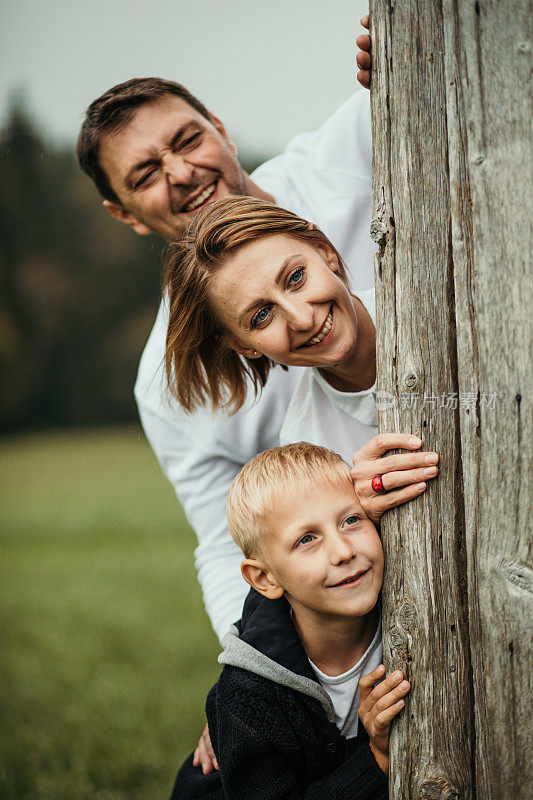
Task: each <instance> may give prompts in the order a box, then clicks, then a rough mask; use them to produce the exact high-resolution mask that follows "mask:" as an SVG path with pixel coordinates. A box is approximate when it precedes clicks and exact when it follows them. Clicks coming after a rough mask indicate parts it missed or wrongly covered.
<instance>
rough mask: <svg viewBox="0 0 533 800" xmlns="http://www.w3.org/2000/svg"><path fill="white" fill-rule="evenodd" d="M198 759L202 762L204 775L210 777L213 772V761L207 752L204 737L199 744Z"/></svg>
mask: <svg viewBox="0 0 533 800" xmlns="http://www.w3.org/2000/svg"><path fill="white" fill-rule="evenodd" d="M198 757H199V760H200V764H201V766H202V772H203V773H204V775H209V773H210V772H213V761H212V759H211V757H210V756H209V753H208V752H207V748H206V746H205V742H204V740H203V737H202V738H201V739H200V741H199V742H198Z"/></svg>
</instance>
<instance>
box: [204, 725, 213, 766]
mask: <svg viewBox="0 0 533 800" xmlns="http://www.w3.org/2000/svg"><path fill="white" fill-rule="evenodd" d="M202 739H203V742H204V744H205V749H206V751H207V755H208V756H209V758H210V759H211V761H216V756H215V751H214V750H213V745H212V744H211V737H210V736H209V731H208V730H207V729H206V730H205V731H204V732H203V734H202Z"/></svg>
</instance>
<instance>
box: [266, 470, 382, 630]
mask: <svg viewBox="0 0 533 800" xmlns="http://www.w3.org/2000/svg"><path fill="white" fill-rule="evenodd" d="M265 527H266V529H267V530H268V533H267V534H266V536H265V539H264V542H263V551H264V557H265V562H267V565H268V566H267V567H266V571H267V572H268V573H269V574H270V575H271V576H272V578H273V579H274V580H275V581H276V582H277V583H278V584H279V585H280V586H281V587H283V589H284V590H285V592H284V593H285V596H286V598H287V599H288V601H289V602H290V604H291V606H292V608H293V611H294V613H295V614H296V616H297V618H298V621H299V623H300V625H301V624H302V623H304V624H305V623H307V624H313V623H321V622H323V621H324V620H326V619H330V620H331V619H340V618H347V617H349V618H351V617H362V616H365V615H366V614H368V613H369V612H370V611H371V610H372V609H373V608H374V607H375V605H376V603H377V600H378V596H379V592H380V590H381V581H382V576H383V550H382V547H381V541H380V538H379V535H378V533H377V531H376V528H375V527H374V525H373V523H372V522H371V521H370V520H369V519H368V518H367V517H366V516H365V514H364V511H363V509H362V508H361V504H360V502H359V499H358V498H357V496H356V494H355V492H354V489H353V486H352V484H351V482H350V480H349V478H348V477H347V478H346V481H342V483H341V482H337V483H336V484H334V485H333V484H331V483H329V482H328V481H327V480H325V481H324V483H323V484H322V485H320V486H319V487H317V486H311V487H309V489H308V490H307V491H304V492H301V491H300V492H299V493H298V496H297V497H295V496H294V492H291V491H290V490H287V491H286V492H285V493H284V494H282V495H281V496H280V497H279V498H278V500H277V502H276V508H275V510H273V511H271V512H269V513H267V515H266V518H265Z"/></svg>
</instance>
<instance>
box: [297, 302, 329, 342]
mask: <svg viewBox="0 0 533 800" xmlns="http://www.w3.org/2000/svg"><path fill="white" fill-rule="evenodd" d="M333 331H334V321H333V306H331V308H330V309H329V312H328V315H327V317H326V319H325V321H324V323H323V325H322V326H321V328H320V330H319V331H318V333H316V334H313V336H312V337H311V338H310V339H308V340H307V342H304V344H302V345H300V347H316V346H317V345H320V344H324V345H325V344H327V343H328V342H329V341H330V340H331V339H332V338H333Z"/></svg>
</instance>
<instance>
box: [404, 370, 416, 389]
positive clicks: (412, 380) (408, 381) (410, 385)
mask: <svg viewBox="0 0 533 800" xmlns="http://www.w3.org/2000/svg"><path fill="white" fill-rule="evenodd" d="M403 383H404V386H405V387H406V388H407V389H415V388H416V385H417V383H418V378H417V377H416V375H415V373H414V372H408V373H407V375H405V376H404V379H403Z"/></svg>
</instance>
